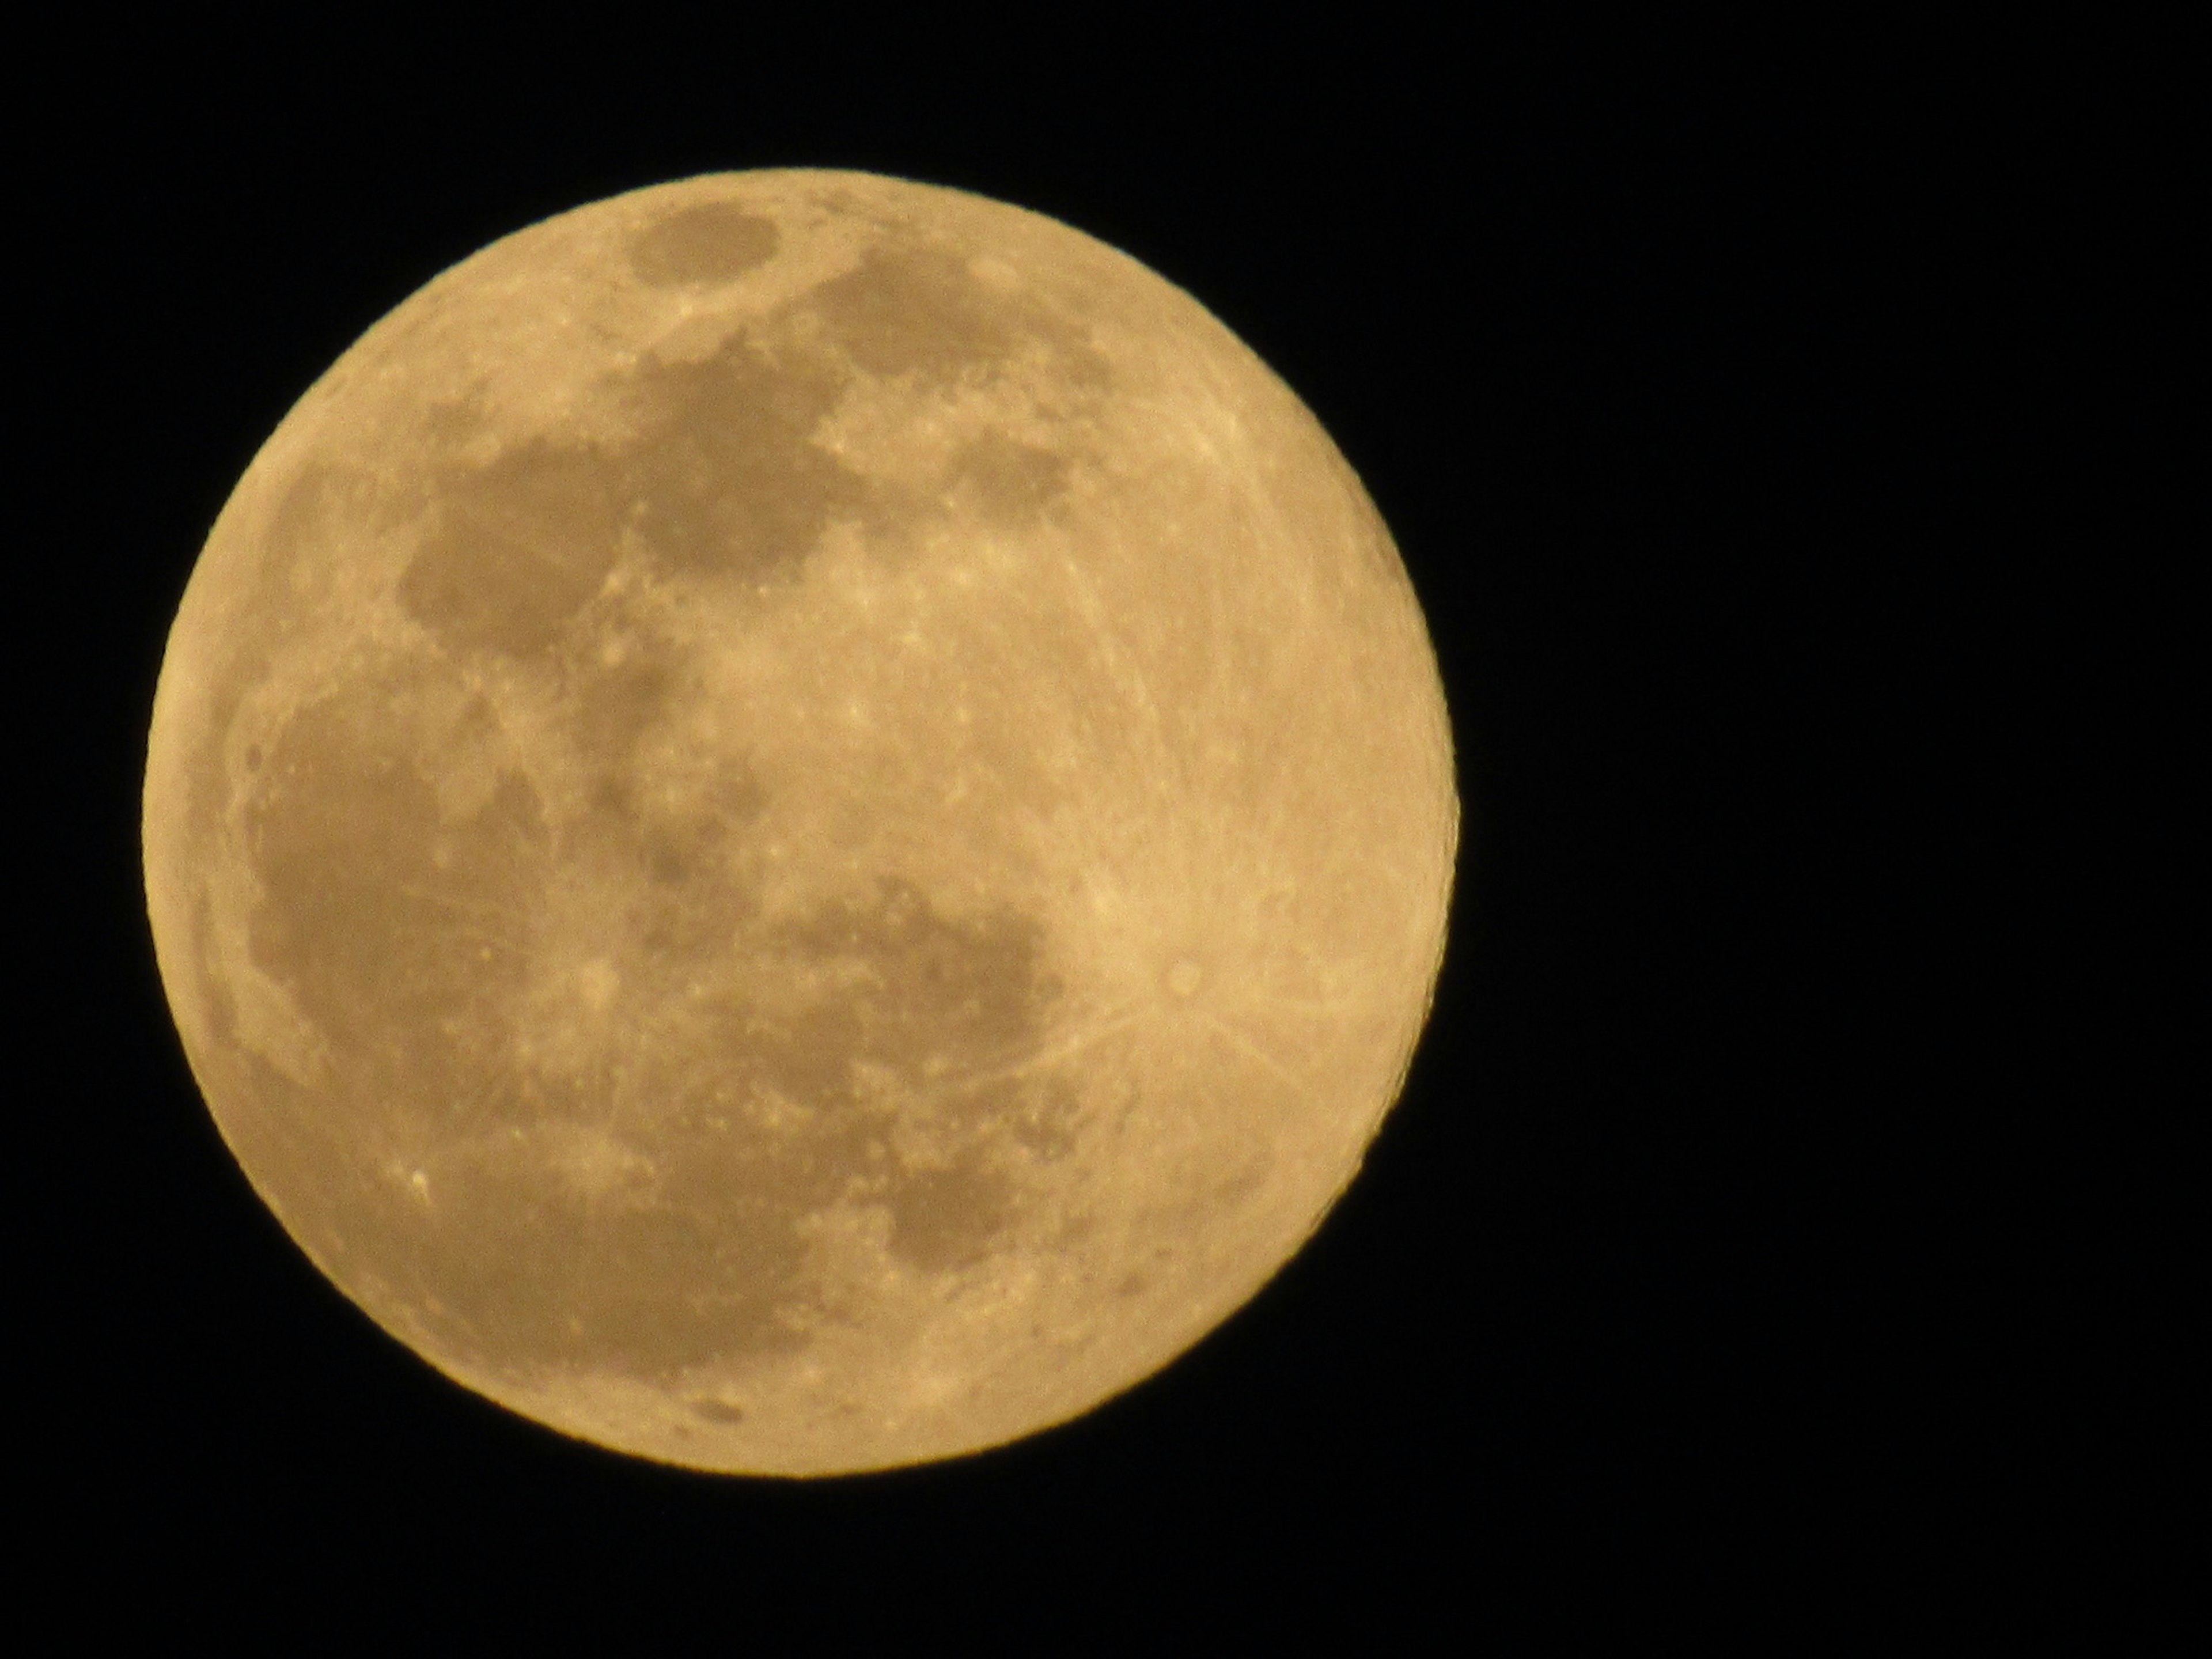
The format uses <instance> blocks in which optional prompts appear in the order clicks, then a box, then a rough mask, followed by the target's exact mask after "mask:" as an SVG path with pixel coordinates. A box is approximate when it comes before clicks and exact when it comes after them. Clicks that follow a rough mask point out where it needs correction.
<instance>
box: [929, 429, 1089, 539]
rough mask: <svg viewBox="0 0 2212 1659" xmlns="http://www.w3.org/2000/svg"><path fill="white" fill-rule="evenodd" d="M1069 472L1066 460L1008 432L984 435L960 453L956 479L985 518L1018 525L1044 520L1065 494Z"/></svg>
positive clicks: (955, 474)
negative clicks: (963, 486)
mask: <svg viewBox="0 0 2212 1659" xmlns="http://www.w3.org/2000/svg"><path fill="white" fill-rule="evenodd" d="M1070 471H1071V469H1070V466H1069V463H1068V459H1067V457H1066V456H1065V455H1060V454H1055V453H1054V452H1053V451H1051V450H1049V449H1040V448H1039V447H1037V446H1036V445H1035V444H1025V443H1023V442H1021V441H1019V440H1018V439H1015V438H1010V437H1007V436H1006V435H1005V434H1004V433H1000V432H985V433H982V434H980V435H977V436H976V437H975V438H973V439H971V440H970V441H969V442H968V443H967V444H966V445H965V446H964V447H963V448H962V450H961V452H960V455H959V458H958V459H957V461H956V462H955V464H954V467H953V477H954V478H955V480H956V482H957V483H961V484H965V485H966V486H967V488H968V489H970V490H972V491H973V492H974V494H975V502H976V505H977V506H978V507H981V510H982V513H983V515H984V516H985V517H986V518H987V519H989V520H992V521H993V522H994V523H998V524H1001V525H1006V526H1022V525H1025V524H1029V523H1032V522H1034V521H1035V520H1037V519H1039V518H1041V517H1042V516H1043V514H1044V512H1045V509H1046V508H1047V507H1050V506H1051V505H1052V503H1053V502H1054V501H1058V500H1059V499H1060V497H1062V496H1064V495H1066V493H1067V481H1068V475H1069V472H1070Z"/></svg>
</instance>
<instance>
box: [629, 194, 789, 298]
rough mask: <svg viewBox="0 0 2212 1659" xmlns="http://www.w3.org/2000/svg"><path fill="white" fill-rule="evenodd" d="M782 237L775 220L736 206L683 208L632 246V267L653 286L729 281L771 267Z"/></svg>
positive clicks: (713, 204)
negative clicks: (765, 265) (769, 265)
mask: <svg viewBox="0 0 2212 1659" xmlns="http://www.w3.org/2000/svg"><path fill="white" fill-rule="evenodd" d="M781 240H782V238H781V235H780V234H779V233H778V232H777V230H776V228H775V223H774V222H773V221H770V220H768V219H763V218H762V217H760V216H758V215H757V214H752V213H748V212H746V211H745V210H744V209H743V208H741V207H739V206H738V204H736V203H735V202H703V203H701V204H699V205H697V206H696V207H687V208H679V209H678V210H677V211H675V212H674V213H671V214H670V215H668V216H667V217H665V218H664V219H661V220H659V221H658V222H655V223H654V224H653V225H651V226H650V227H648V228H647V229H646V230H645V231H644V233H643V234H641V235H640V236H639V237H638V238H637V240H635V242H633V243H632V244H631V245H630V255H629V261H630V269H631V270H634V271H635V272H636V273H637V279H638V281H640V282H641V283H645V284H646V285H647V287H649V288H680V287H682V286H684V284H686V283H727V282H731V281H733V280H734V279H736V278H737V277H739V276H744V274H745V273H746V272H747V271H749V270H755V269H757V268H758V267H759V266H761V265H764V264H767V263H768V262H769V260H770V259H772V258H775V251H776V248H777V246H779V244H780V243H781Z"/></svg>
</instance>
